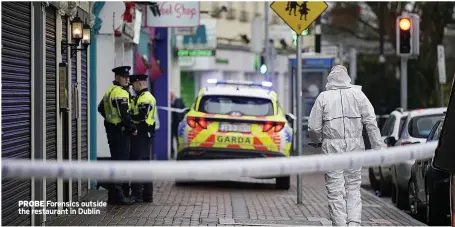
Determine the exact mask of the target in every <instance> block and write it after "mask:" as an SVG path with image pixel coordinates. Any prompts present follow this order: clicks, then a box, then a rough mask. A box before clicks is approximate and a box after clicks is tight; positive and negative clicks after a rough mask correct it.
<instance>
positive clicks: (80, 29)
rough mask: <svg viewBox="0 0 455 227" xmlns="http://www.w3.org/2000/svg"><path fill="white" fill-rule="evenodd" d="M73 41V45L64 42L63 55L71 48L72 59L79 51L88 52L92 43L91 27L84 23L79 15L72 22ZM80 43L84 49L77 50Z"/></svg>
mask: <svg viewBox="0 0 455 227" xmlns="http://www.w3.org/2000/svg"><path fill="white" fill-rule="evenodd" d="M71 40H72V42H71V43H65V42H63V41H62V54H64V53H65V51H66V49H68V47H71V57H73V56H74V54H75V53H76V52H77V51H82V50H84V51H86V50H87V49H88V46H89V45H90V42H91V27H90V25H88V24H87V23H83V21H82V20H81V18H79V16H78V15H76V17H75V18H74V19H73V20H72V21H71ZM81 41H82V42H81ZM79 43H82V46H83V47H82V48H77V47H78V46H79Z"/></svg>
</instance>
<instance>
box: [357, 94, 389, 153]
mask: <svg viewBox="0 0 455 227" xmlns="http://www.w3.org/2000/svg"><path fill="white" fill-rule="evenodd" d="M360 98H361V101H360V114H361V116H362V123H363V124H364V127H365V128H366V131H367V133H368V137H369V139H370V144H371V148H373V149H375V150H377V149H381V148H383V147H384V143H383V142H382V141H381V132H380V131H379V128H378V123H377V122H376V114H375V113H374V108H373V105H371V103H370V100H368V98H367V97H366V95H365V94H364V93H363V92H362V93H361V97H360Z"/></svg>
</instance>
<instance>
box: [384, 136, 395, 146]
mask: <svg viewBox="0 0 455 227" xmlns="http://www.w3.org/2000/svg"><path fill="white" fill-rule="evenodd" d="M396 142H397V140H396V139H395V137H393V136H389V137H386V138H385V139H384V143H385V144H387V145H389V147H391V146H394V145H395V143H396Z"/></svg>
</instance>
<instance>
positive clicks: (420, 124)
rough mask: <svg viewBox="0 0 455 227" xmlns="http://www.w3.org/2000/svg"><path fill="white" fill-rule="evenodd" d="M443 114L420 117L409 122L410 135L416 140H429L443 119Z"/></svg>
mask: <svg viewBox="0 0 455 227" xmlns="http://www.w3.org/2000/svg"><path fill="white" fill-rule="evenodd" d="M443 116H444V115H443V114H435V115H427V116H419V117H414V118H412V120H411V122H409V135H410V136H412V137H415V138H424V139H426V138H428V136H429V135H430V132H431V129H433V126H434V125H435V124H436V123H437V122H438V121H439V120H440V119H441V118H442V117H443Z"/></svg>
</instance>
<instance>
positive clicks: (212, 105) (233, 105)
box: [198, 95, 273, 116]
mask: <svg viewBox="0 0 455 227" xmlns="http://www.w3.org/2000/svg"><path fill="white" fill-rule="evenodd" d="M198 111H199V112H203V113H209V114H226V115H231V114H238V115H241V116H272V115H273V104H272V101H271V100H270V99H265V98H256V97H244V96H229V95H205V96H203V97H202V98H201V101H200V103H199V107H198Z"/></svg>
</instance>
